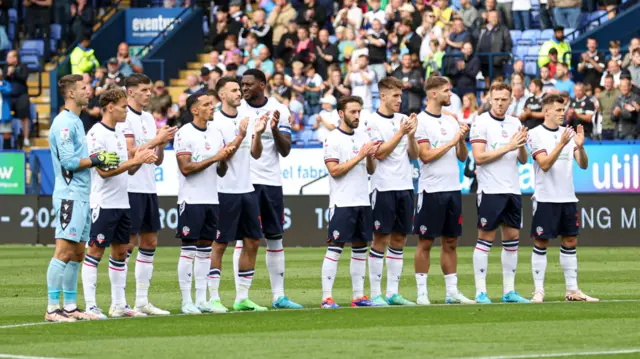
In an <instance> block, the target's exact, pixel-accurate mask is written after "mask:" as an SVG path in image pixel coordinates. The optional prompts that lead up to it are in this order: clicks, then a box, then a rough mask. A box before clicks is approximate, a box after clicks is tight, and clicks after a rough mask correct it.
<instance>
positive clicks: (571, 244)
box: [561, 237, 578, 248]
mask: <svg viewBox="0 0 640 359" xmlns="http://www.w3.org/2000/svg"><path fill="white" fill-rule="evenodd" d="M561 243H562V245H563V246H565V247H568V248H575V247H577V246H578V238H577V237H563V238H562V240H561Z"/></svg>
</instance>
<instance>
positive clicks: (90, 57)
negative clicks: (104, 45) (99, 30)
mask: <svg viewBox="0 0 640 359" xmlns="http://www.w3.org/2000/svg"><path fill="white" fill-rule="evenodd" d="M90 45H91V37H90V36H88V35H87V36H84V37H83V38H82V39H81V41H80V43H79V44H78V46H76V48H75V49H73V51H72V52H71V55H70V56H69V61H70V62H71V73H72V74H74V75H82V74H83V73H85V72H87V73H88V72H92V71H94V70H95V69H96V68H98V66H100V63H99V62H98V59H97V58H96V55H95V53H94V50H93V49H92V48H90V47H89V46H90Z"/></svg>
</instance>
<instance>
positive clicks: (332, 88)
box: [324, 65, 351, 100]
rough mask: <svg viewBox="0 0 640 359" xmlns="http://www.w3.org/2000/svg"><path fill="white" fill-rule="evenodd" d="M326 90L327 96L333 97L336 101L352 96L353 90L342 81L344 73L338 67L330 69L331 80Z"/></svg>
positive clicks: (325, 86) (326, 83)
mask: <svg viewBox="0 0 640 359" xmlns="http://www.w3.org/2000/svg"><path fill="white" fill-rule="evenodd" d="M324 88H325V94H327V95H332V96H333V97H335V98H336V100H340V97H342V96H349V95H350V94H351V89H350V88H348V87H347V86H345V85H344V83H343V81H342V71H340V68H339V67H338V66H337V65H336V66H333V67H330V68H329V79H328V80H327V81H326V82H325V85H324Z"/></svg>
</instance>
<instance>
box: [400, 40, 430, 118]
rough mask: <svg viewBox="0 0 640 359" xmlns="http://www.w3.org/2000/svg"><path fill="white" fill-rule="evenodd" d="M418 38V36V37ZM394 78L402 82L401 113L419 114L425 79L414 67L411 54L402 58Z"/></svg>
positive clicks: (408, 114)
mask: <svg viewBox="0 0 640 359" xmlns="http://www.w3.org/2000/svg"><path fill="white" fill-rule="evenodd" d="M416 36H417V35H416ZM393 77H395V78H397V79H399V80H401V81H402V104H401V105H400V112H401V113H403V114H405V115H407V116H410V115H411V114H412V113H419V112H420V108H421V107H422V103H421V99H422V96H423V94H424V93H423V90H422V86H423V78H424V77H422V74H421V73H420V70H419V69H417V68H415V67H413V60H412V59H411V54H404V55H403V56H402V61H401V66H400V67H398V68H397V69H396V70H395V71H394V72H393Z"/></svg>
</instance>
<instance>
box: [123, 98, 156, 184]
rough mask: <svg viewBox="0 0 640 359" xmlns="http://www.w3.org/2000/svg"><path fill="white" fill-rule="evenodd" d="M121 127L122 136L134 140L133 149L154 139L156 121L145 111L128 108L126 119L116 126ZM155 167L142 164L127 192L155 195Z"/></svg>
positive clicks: (151, 164)
mask: <svg viewBox="0 0 640 359" xmlns="http://www.w3.org/2000/svg"><path fill="white" fill-rule="evenodd" d="M120 126H122V131H123V132H124V136H125V137H127V138H133V139H134V140H135V145H134V146H135V147H140V146H142V145H144V144H146V143H147V142H149V141H151V140H153V139H154V138H155V137H156V120H155V119H154V118H153V116H152V115H151V114H150V113H149V112H146V111H142V112H137V111H136V110H134V109H132V108H131V107H129V110H128V111H127V119H126V121H125V122H123V123H119V124H118V126H116V127H120ZM155 169H156V165H155V164H153V163H145V164H143V165H142V166H141V167H140V169H139V170H138V172H136V173H135V174H134V175H133V176H132V177H131V180H130V181H129V192H132V193H157V190H156V178H155Z"/></svg>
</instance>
